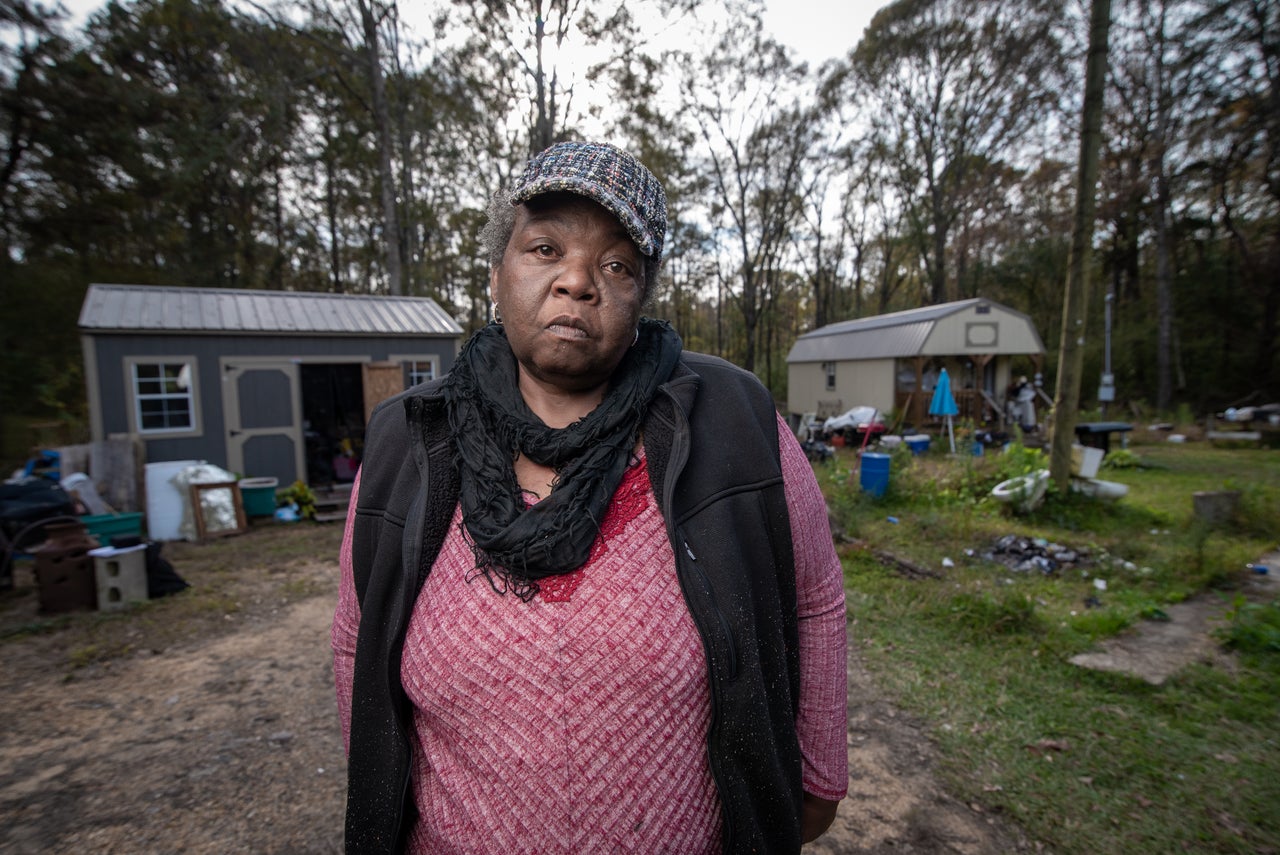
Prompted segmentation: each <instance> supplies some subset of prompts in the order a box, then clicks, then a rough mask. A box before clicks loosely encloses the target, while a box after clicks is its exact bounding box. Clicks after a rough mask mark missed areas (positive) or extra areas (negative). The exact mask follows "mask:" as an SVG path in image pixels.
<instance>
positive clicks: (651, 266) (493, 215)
mask: <svg viewBox="0 0 1280 855" xmlns="http://www.w3.org/2000/svg"><path fill="white" fill-rule="evenodd" d="M535 198H536V197H535ZM582 198H584V199H585V198H588V197H586V196H584V197H582ZM529 201H530V202H532V201H533V200H532V199H530V200H529ZM517 204H521V205H528V204H529V202H519V203H514V202H512V201H511V191H510V190H499V191H498V192H497V193H494V194H493V196H492V197H490V199H489V205H488V207H486V208H485V216H486V218H487V219H486V222H485V224H484V227H483V228H481V229H480V235H479V237H480V246H481V247H482V248H483V249H484V251H485V254H486V255H488V257H489V269H490V270H496V269H497V268H498V266H499V265H500V264H502V256H503V255H504V254H505V253H506V251H507V244H509V243H511V235H512V233H514V232H515V230H516V205H517ZM641 258H642V259H643V265H642V266H643V271H644V281H643V282H642V283H641V284H640V304H641V305H644V304H645V303H647V302H648V301H649V297H650V296H651V295H652V294H653V286H654V284H655V283H656V282H657V281H658V271H659V270H660V269H661V267H662V260H661V259H655V258H654V257H653V256H649V255H642V256H641Z"/></svg>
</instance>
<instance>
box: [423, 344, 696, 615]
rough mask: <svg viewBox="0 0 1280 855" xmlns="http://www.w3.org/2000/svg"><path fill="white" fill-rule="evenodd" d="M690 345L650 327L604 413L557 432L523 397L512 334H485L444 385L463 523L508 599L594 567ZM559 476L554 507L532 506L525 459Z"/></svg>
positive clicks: (479, 562)
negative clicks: (521, 462)
mask: <svg viewBox="0 0 1280 855" xmlns="http://www.w3.org/2000/svg"><path fill="white" fill-rule="evenodd" d="M681 349H682V344H681V341H680V337H679V336H678V335H677V334H676V332H675V330H674V329H672V328H671V326H670V325H669V324H667V323H666V322H664V321H655V320H650V319H642V320H641V321H640V336H639V339H638V340H637V341H636V343H635V344H634V345H633V346H632V347H631V348H630V349H629V350H628V351H627V354H626V356H625V357H623V359H622V362H621V363H620V364H619V366H618V369H617V371H616V372H614V376H613V379H612V382H611V383H610V386H609V391H608V392H607V393H606V394H605V398H604V400H603V401H602V402H601V404H600V406H598V407H596V408H595V409H594V410H592V411H591V412H590V413H588V414H587V415H586V416H584V417H583V418H582V419H579V420H578V421H577V422H574V423H573V424H571V425H569V426H568V427H565V428H558V429H557V428H550V427H547V426H546V425H545V424H544V423H543V422H542V420H541V419H539V418H538V417H537V416H535V415H534V414H533V412H532V411H531V410H530V409H529V407H528V406H527V405H526V404H525V402H524V398H523V397H521V395H520V389H519V387H518V384H517V366H516V360H515V357H514V356H513V355H512V353H511V347H510V345H509V344H508V343H507V335H506V332H505V331H504V330H503V329H502V327H501V326H498V325H493V324H491V325H489V326H487V327H485V328H484V329H482V330H480V331H479V332H478V333H476V334H475V335H474V336H472V338H471V340H470V341H468V342H467V344H466V346H465V347H464V348H463V349H462V353H461V354H459V356H458V360H457V362H456V363H455V364H454V367H453V370H452V371H451V372H450V374H449V377H448V379H447V380H446V381H445V383H444V387H443V392H444V397H445V402H446V406H447V409H448V415H449V427H450V429H451V432H452V434H453V440H454V444H455V445H456V447H457V452H458V456H457V460H456V465H457V467H458V470H459V474H460V476H461V483H462V495H461V500H462V522H463V525H464V526H465V528H466V531H467V534H468V535H470V539H471V544H472V549H473V550H474V551H475V555H476V569H477V570H479V571H480V572H481V573H483V574H484V575H485V577H486V578H488V580H489V583H490V584H491V585H492V586H493V588H494V590H496V591H498V592H499V593H501V592H503V591H506V590H508V589H510V590H511V591H512V592H513V593H514V594H516V595H517V596H518V597H520V599H522V600H526V601H527V600H529V599H532V598H533V597H534V596H535V595H536V594H537V592H538V580H539V579H543V578H546V577H547V576H555V575H558V574H561V573H568V572H570V571H572V570H575V569H576V568H578V567H580V566H582V564H583V563H585V562H586V560H587V558H588V556H589V554H590V551H591V544H592V543H593V542H594V541H595V539H596V536H597V535H598V534H599V532H600V523H601V521H602V520H603V519H604V514H605V511H606V509H608V507H609V502H610V501H611V500H612V498H613V493H614V491H615V490H616V489H617V488H618V484H619V483H621V481H622V475H623V473H624V472H625V471H626V468H627V462H628V460H629V459H630V456H631V452H632V449H634V448H635V445H636V441H637V439H638V438H639V433H640V424H641V422H642V420H643V419H644V415H645V413H646V412H647V411H648V409H649V404H650V402H651V401H652V400H653V397H654V395H655V394H656V393H657V391H658V387H659V386H660V385H662V384H663V383H665V382H666V381H667V379H668V378H669V377H670V376H671V371H672V369H674V368H675V365H676V362H677V361H678V360H679V358H680V353H681ZM522 453H523V454H524V455H525V456H526V457H528V458H529V459H530V460H532V461H534V462H535V463H539V464H541V465H543V466H548V467H550V468H551V469H554V470H555V471H556V473H557V474H556V480H555V483H554V484H553V486H552V489H551V494H550V495H549V496H547V498H545V499H543V500H542V501H540V502H537V503H535V504H533V505H529V506H527V507H526V504H525V500H524V494H523V492H522V491H521V488H520V485H519V483H518V482H517V481H516V476H515V467H514V463H515V460H516V458H517V457H518V456H519V455H520V454H522Z"/></svg>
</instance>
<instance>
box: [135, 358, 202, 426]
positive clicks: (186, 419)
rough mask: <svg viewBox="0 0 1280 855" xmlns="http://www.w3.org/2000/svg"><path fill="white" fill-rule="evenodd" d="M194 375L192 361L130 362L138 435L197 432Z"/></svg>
mask: <svg viewBox="0 0 1280 855" xmlns="http://www.w3.org/2000/svg"><path fill="white" fill-rule="evenodd" d="M194 375H195V360H194V359H173V360H164V361H155V362H151V361H143V360H135V361H133V362H132V364H131V366H130V378H131V380H132V391H133V416H134V424H135V425H136V426H137V429H138V432H139V433H144V434H156V433H188V432H191V431H194V430H196V398H195V383H194V381H193V377H194Z"/></svg>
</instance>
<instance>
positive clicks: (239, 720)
mask: <svg viewBox="0 0 1280 855" xmlns="http://www.w3.org/2000/svg"><path fill="white" fill-rule="evenodd" d="M291 536H294V537H300V536H303V535H297V534H291ZM305 537H306V538H307V539H308V540H309V541H311V543H310V544H309V546H310V549H309V551H310V553H311V554H313V555H315V554H321V555H323V554H333V549H336V539H337V534H336V527H320V528H316V527H312V530H311V531H310V532H306V533H305ZM279 540H280V533H279V532H275V531H271V530H269V529H260V530H254V531H251V532H249V533H248V534H246V535H243V536H240V537H237V538H233V539H228V540H227V541H224V542H223V543H220V544H215V545H211V546H196V545H192V544H171V545H170V546H168V547H166V550H167V552H166V554H168V555H169V557H170V559H171V560H172V561H173V563H174V565H175V567H176V568H177V570H178V572H179V573H180V574H182V575H183V576H184V577H185V578H186V579H187V580H188V581H189V582H191V583H192V584H193V586H194V588H193V591H192V592H188V593H187V594H184V595H182V597H179V598H171V601H154V602H153V603H151V604H150V605H149V606H147V607H145V608H144V609H142V610H140V611H138V612H135V613H131V614H127V615H124V616H120V615H116V616H104V615H99V614H90V613H80V614H77V615H73V616H70V617H67V618H61V619H47V618H41V617H39V616H37V615H36V614H35V599H36V598H35V595H34V593H33V592H32V590H31V588H30V586H31V584H32V583H31V580H30V574H29V571H24V570H23V568H22V567H21V566H20V567H19V568H18V572H17V573H16V574H15V579H16V582H17V586H18V587H17V590H16V591H15V592H9V593H7V594H5V595H4V597H3V599H0V638H2V639H3V643H2V644H0V654H2V655H3V657H4V661H5V665H4V669H3V671H2V672H0V723H2V728H0V852H4V853H22V854H23V855H25V854H26V853H86V852H94V853H97V852H119V853H152V852H188V853H215V852H217V853H226V852H245V853H311V852H316V853H321V852H338V851H341V838H342V805H343V798H344V793H345V788H346V779H345V761H344V759H343V751H342V744H341V738H340V735H339V732H338V724H337V717H336V714H335V710H334V700H333V675H332V667H331V665H330V661H329V650H328V628H329V622H330V618H331V616H332V609H333V599H334V595H335V591H336V573H337V567H336V563H334V562H331V561H315V560H305V559H298V558H296V557H288V555H287V550H281V549H279V548H277V544H278V542H279ZM233 541H234V543H233ZM216 550H222V552H223V553H226V552H228V551H230V552H231V557H229V558H228V557H227V556H226V555H222V556H221V557H211V556H214V552H215V551H216ZM24 587H25V593H24ZM197 592H198V595H197V596H191V594H193V593H197ZM184 598H185V600H186V602H181V603H180V602H179V600H183V599H184ZM853 629H855V631H854V632H853V633H851V635H852V636H853V638H852V640H851V650H850V653H851V654H852V655H851V656H850V665H849V698H850V702H849V759H850V767H851V775H850V794H849V798H848V799H846V800H845V801H844V802H843V803H842V805H841V808H840V813H839V816H838V818H837V820H836V823H835V825H834V826H833V828H832V830H831V831H830V832H829V833H828V834H827V835H826V836H824V837H823V838H822V839H820V840H819V841H817V842H815V843H813V844H810V845H809V846H807V847H806V848H805V852H806V853H904V852H919V853H966V855H986V853H992V855H995V853H1011V852H1018V851H1029V850H1031V849H1032V848H1033V847H1031V846H1030V845H1029V844H1028V843H1027V842H1026V841H1025V840H1024V839H1023V838H1022V837H1021V835H1019V834H1017V833H1016V831H1015V830H1013V829H1011V828H1009V827H1008V826H1006V825H1005V824H1003V823H1002V822H1000V821H999V820H998V819H997V818H996V817H993V816H992V815H989V814H986V813H983V812H981V810H980V809H975V808H971V807H969V806H966V805H963V804H960V803H958V802H956V801H955V800H953V799H951V798H950V797H948V796H947V795H946V793H944V792H943V791H942V790H941V789H940V788H939V786H938V784H937V782H936V781H935V780H934V778H933V775H932V769H933V754H932V748H931V746H930V745H929V742H928V740H927V739H926V738H925V736H924V732H923V730H922V728H921V727H920V726H919V725H918V724H917V723H916V722H914V721H912V720H911V719H910V718H909V717H907V716H906V715H904V714H902V713H901V712H900V711H898V710H896V709H894V708H893V706H891V705H890V704H888V703H887V702H886V701H885V700H884V699H883V698H881V697H880V696H879V695H878V693H877V692H876V690H875V687H874V684H873V682H872V681H871V678H870V676H869V675H868V674H867V672H866V671H865V669H864V668H863V667H862V663H861V658H860V657H859V656H858V655H857V648H858V641H857V639H856V626H855V627H854V628H853Z"/></svg>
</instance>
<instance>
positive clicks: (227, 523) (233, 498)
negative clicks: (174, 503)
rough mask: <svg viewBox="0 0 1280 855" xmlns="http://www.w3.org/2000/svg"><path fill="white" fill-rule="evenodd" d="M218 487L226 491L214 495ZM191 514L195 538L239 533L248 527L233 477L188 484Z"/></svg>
mask: <svg viewBox="0 0 1280 855" xmlns="http://www.w3.org/2000/svg"><path fill="white" fill-rule="evenodd" d="M221 491H225V492H226V493H227V494H228V497H227V498H226V499H223V498H222V497H221V496H220V495H218V494H219V493H220V492H221ZM228 504H229V507H228ZM191 516H192V518H193V519H194V520H195V523H196V540H207V539H209V538H211V537H226V536H228V535H232V534H242V533H244V532H245V531H247V530H248V528H249V523H248V520H247V519H246V518H245V515H244V497H243V496H242V495H241V494H240V485H239V484H238V483H236V482H235V481H217V482H214V483H211V484H192V485H191Z"/></svg>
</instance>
